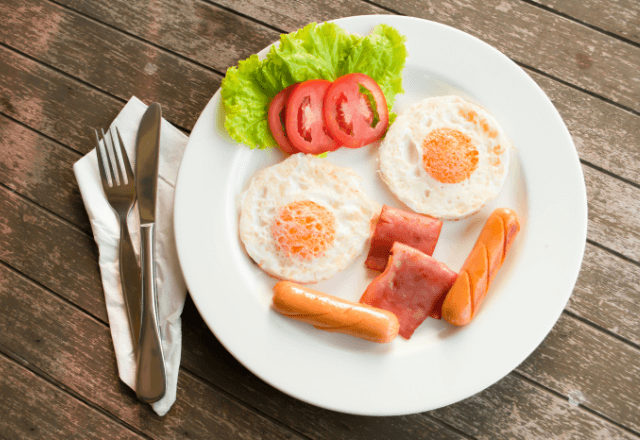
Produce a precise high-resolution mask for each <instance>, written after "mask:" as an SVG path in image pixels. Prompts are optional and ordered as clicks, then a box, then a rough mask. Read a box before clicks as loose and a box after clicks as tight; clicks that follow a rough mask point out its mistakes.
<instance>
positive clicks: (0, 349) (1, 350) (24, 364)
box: [0, 268, 153, 440]
mask: <svg viewBox="0 0 640 440" xmlns="http://www.w3.org/2000/svg"><path fill="white" fill-rule="evenodd" d="M11 269H13V268H11ZM18 273H19V272H18ZM20 275H22V274H20ZM22 276H24V275H22ZM27 279H28V280H29V281H32V280H31V279H30V278H27ZM0 356H3V357H5V358H6V359H8V360H9V361H11V362H14V363H15V364H16V365H19V366H20V367H21V368H24V369H25V370H27V371H30V372H32V373H33V374H35V375H37V376H38V377H40V378H41V379H42V380H44V381H46V382H48V383H49V384H51V385H53V386H54V387H56V388H58V389H59V390H61V391H62V392H63V393H66V394H68V395H69V396H70V397H72V398H75V399H76V400H78V401H80V402H82V403H83V404H85V405H87V406H88V407H90V408H92V409H93V410H95V411H97V412H99V413H100V414H102V415H103V416H105V417H107V418H108V419H109V420H112V421H113V422H115V423H117V424H119V425H122V426H123V427H125V428H127V429H128V430H129V431H131V432H133V433H135V434H137V435H139V436H140V437H143V438H146V439H149V440H153V437H149V436H148V435H147V434H145V433H144V432H141V431H139V430H137V429H136V428H135V427H133V426H131V425H129V424H128V423H126V422H125V421H124V420H122V419H119V418H117V417H115V416H114V415H113V414H111V413H110V412H108V411H106V410H104V409H103V408H102V407H100V406H99V405H97V404H95V403H93V402H92V401H90V400H87V399H85V398H84V397H83V396H82V395H80V394H78V393H76V392H75V391H73V390H72V389H70V388H69V387H68V386H66V385H65V384H63V383H62V382H59V381H58V380H56V379H54V378H53V377H51V376H49V375H48V374H47V373H46V372H45V371H43V370H41V369H40V368H38V367H36V366H35V365H32V364H31V363H29V362H28V361H26V360H24V359H22V358H21V357H20V356H19V355H18V354H17V353H14V352H13V351H11V350H9V349H7V348H6V347H5V346H4V345H2V344H0Z"/></svg>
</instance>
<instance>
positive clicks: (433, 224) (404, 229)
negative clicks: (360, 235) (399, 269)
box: [364, 205, 442, 272]
mask: <svg viewBox="0 0 640 440" xmlns="http://www.w3.org/2000/svg"><path fill="white" fill-rule="evenodd" d="M441 229H442V221H440V220H436V219H435V218H431V217H428V216H426V215H421V214H415V213H413V212H407V211H403V210H401V209H396V208H392V207H390V206H387V205H384V206H383V207H382V212H381V213H380V220H378V223H377V224H376V229H375V231H374V232H373V237H372V238H371V247H370V248H369V255H368V256H367V261H365V263H364V265H365V266H367V267H368V268H369V269H373V270H379V271H381V272H382V271H383V270H384V268H385V267H386V266H387V261H388V260H389V253H390V252H391V246H393V243H394V242H396V241H399V242H400V243H404V244H406V245H409V246H411V247H412V248H414V249H418V250H419V251H422V252H424V253H425V254H427V255H433V250H434V249H435V247H436V243H438V237H440V230H441Z"/></svg>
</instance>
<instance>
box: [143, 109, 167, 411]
mask: <svg viewBox="0 0 640 440" xmlns="http://www.w3.org/2000/svg"><path fill="white" fill-rule="evenodd" d="M161 121H162V109H161V108H160V104H157V103H154V104H151V105H150V106H149V108H148V109H147V111H146V112H145V113H144V115H143V116H142V120H141V121H140V127H139V128H138V137H137V141H136V149H137V153H136V155H137V156H136V191H137V193H138V208H139V209H140V242H141V243H140V245H141V246H140V247H141V249H140V269H141V272H142V314H141V318H140V339H139V341H138V359H137V361H138V362H137V363H138V371H137V376H136V394H137V395H138V399H140V400H142V401H143V402H155V401H156V400H159V399H161V398H162V396H164V393H165V391H166V388H167V378H166V371H165V366H164V354H163V352H162V340H161V338H160V328H159V326H158V299H157V292H156V267H155V255H154V252H155V251H154V250H155V235H154V229H155V219H156V189H157V186H158V160H159V152H160V124H161Z"/></svg>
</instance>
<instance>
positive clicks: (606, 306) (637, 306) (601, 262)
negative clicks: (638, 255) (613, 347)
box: [566, 243, 640, 346]
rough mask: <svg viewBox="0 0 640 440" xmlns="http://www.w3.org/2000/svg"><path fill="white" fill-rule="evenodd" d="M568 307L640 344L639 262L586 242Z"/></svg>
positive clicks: (581, 315) (573, 311) (614, 332)
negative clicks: (625, 259)
mask: <svg viewBox="0 0 640 440" xmlns="http://www.w3.org/2000/svg"><path fill="white" fill-rule="evenodd" d="M566 309H567V310H569V311H570V312H571V313H575V314H576V315H578V316H580V317H582V318H584V319H586V320H588V321H590V322H592V323H594V324H596V325H598V326H599V327H602V328H604V329H606V330H608V331H610V332H611V333H613V334H616V335H619V336H620V337H621V338H623V339H626V340H629V341H631V342H632V343H634V344H636V345H637V346H640V266H638V265H636V264H633V263H629V262H627V261H624V260H622V259H620V258H618V257H616V256H614V255H612V254H611V253H609V252H606V251H604V250H602V249H600V248H598V247H596V246H594V245H592V244H589V243H587V247H586V249H585V255H584V259H583V260H582V268H581V269H580V275H579V276H578V282H577V283H576V287H575V289H574V291H573V294H572V295H571V298H569V303H568V304H567V308H566Z"/></svg>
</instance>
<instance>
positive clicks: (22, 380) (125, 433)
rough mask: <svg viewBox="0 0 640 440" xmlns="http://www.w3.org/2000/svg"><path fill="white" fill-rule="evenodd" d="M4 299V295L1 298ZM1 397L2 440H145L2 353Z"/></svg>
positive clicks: (0, 425) (0, 424) (0, 430)
mask: <svg viewBox="0 0 640 440" xmlns="http://www.w3.org/2000/svg"><path fill="white" fill-rule="evenodd" d="M2 270H3V268H1V267H0V271H2ZM2 282H3V278H2V276H1V275H0V283H2ZM1 300H2V296H0V301H1ZM4 310H5V309H3V311H4ZM3 314H4V313H3ZM0 328H1V326H0ZM2 333H8V332H2ZM1 349H2V347H1V345H0V350H1ZM0 396H2V398H0V415H2V416H1V417H0V438H6V439H69V440H72V439H96V440H102V439H105V438H109V439H113V440H124V439H143V438H144V437H142V436H139V435H136V434H134V433H133V432H132V431H131V430H129V429H127V428H125V427H124V426H122V425H121V424H119V423H118V422H116V421H114V420H111V419H109V418H108V417H107V416H105V415H104V414H102V413H100V412H99V411H98V410H96V409H93V408H91V407H89V406H87V405H86V404H84V403H82V402H80V401H79V400H78V399H76V398H75V397H73V396H71V395H69V394H67V393H66V392H64V391H62V390H60V389H59V388H57V387H56V386H54V385H52V384H50V383H48V382H47V381H45V380H44V379H42V378H40V377H38V376H37V375H36V374H34V373H33V372H31V371H29V370H28V369H26V368H24V367H23V366H20V365H18V364H17V363H15V362H14V361H12V360H11V359H8V358H7V357H5V356H3V355H2V354H0Z"/></svg>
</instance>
